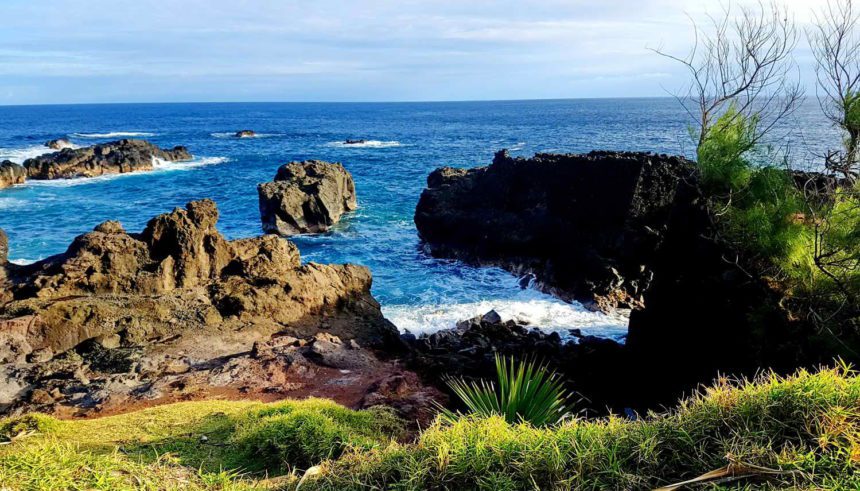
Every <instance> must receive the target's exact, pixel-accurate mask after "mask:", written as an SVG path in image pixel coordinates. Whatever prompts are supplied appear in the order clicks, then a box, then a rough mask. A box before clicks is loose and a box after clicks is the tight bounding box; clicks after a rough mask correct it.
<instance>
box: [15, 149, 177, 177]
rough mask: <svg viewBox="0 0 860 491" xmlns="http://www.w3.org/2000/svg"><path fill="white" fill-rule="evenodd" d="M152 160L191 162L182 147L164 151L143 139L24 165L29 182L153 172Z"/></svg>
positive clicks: (55, 155) (52, 155) (66, 152)
mask: <svg viewBox="0 0 860 491" xmlns="http://www.w3.org/2000/svg"><path fill="white" fill-rule="evenodd" d="M155 159H162V160H168V161H183V160H191V154H190V153H188V150H187V149H186V148H185V147H174V148H173V149H171V150H163V149H161V148H158V147H157V146H155V145H153V144H152V143H149V142H147V141H144V140H119V141H115V142H110V143H103V144H99V145H94V146H91V147H85V148H75V149H72V148H65V149H63V150H61V151H59V152H55V153H50V154H47V155H41V156H39V157H35V158H32V159H28V160H27V161H25V162H24V168H25V169H26V170H27V177H28V178H29V179H69V178H74V177H95V176H101V175H105V174H123V173H126V172H137V171H147V170H152V169H153V165H154V160H155Z"/></svg>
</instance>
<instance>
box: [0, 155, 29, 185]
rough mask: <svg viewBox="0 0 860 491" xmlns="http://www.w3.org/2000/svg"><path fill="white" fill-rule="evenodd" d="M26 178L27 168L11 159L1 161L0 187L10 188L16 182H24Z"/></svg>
mask: <svg viewBox="0 0 860 491" xmlns="http://www.w3.org/2000/svg"><path fill="white" fill-rule="evenodd" d="M26 178H27V170H26V169H25V168H24V167H22V166H20V165H18V164H16V163H15V162H12V161H11V160H4V161H3V162H0V189H3V188H8V187H9V186H14V185H15V184H24V180H25V179H26Z"/></svg>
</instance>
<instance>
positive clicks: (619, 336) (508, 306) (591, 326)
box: [382, 290, 627, 341]
mask: <svg viewBox="0 0 860 491" xmlns="http://www.w3.org/2000/svg"><path fill="white" fill-rule="evenodd" d="M490 310H495V311H496V312H498V314H499V315H500V316H501V317H502V319H503V320H515V321H517V322H520V323H522V324H525V325H527V326H529V327H533V328H536V329H540V330H541V331H543V332H547V333H550V332H557V333H558V334H559V335H560V336H561V337H562V339H568V340H572V339H574V337H573V336H572V335H571V333H570V330H571V329H579V330H580V331H581V332H582V334H584V335H594V336H600V337H604V338H611V339H615V340H617V341H623V340H624V338H625V336H626V335H627V319H626V318H624V317H621V316H610V315H606V314H603V313H601V312H592V311H589V310H587V309H585V308H584V307H583V306H582V305H580V304H578V303H571V304H568V303H565V302H563V301H561V300H557V299H555V298H552V297H550V296H548V295H543V294H541V293H539V292H535V291H533V290H524V291H523V293H522V294H520V295H517V296H515V298H514V299H504V300H481V301H475V302H463V303H452V304H435V305H387V306H386V305H383V307H382V313H383V314H384V315H385V317H386V318H387V319H388V320H390V321H391V322H392V323H394V325H395V326H397V327H398V329H400V330H401V331H403V332H405V331H409V332H411V333H413V334H416V335H419V334H424V333H428V334H429V333H433V332H436V331H439V330H441V329H449V328H452V327H455V326H456V325H457V322H459V321H462V320H466V319H471V318H473V317H476V316H479V315H483V314H486V313H487V312H489V311H490Z"/></svg>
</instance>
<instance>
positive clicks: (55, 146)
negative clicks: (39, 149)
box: [45, 138, 75, 150]
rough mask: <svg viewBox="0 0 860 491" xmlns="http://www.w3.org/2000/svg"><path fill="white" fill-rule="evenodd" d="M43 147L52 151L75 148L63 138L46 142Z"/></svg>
mask: <svg viewBox="0 0 860 491" xmlns="http://www.w3.org/2000/svg"><path fill="white" fill-rule="evenodd" d="M45 146H46V147H48V148H50V149H52V150H62V149H64V148H75V146H74V145H72V142H70V141H69V140H66V139H65V138H57V139H56V140H48V141H46V142H45Z"/></svg>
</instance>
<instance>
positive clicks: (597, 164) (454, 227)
mask: <svg viewBox="0 0 860 491" xmlns="http://www.w3.org/2000/svg"><path fill="white" fill-rule="evenodd" d="M691 175H692V165H691V163H690V162H689V161H687V160H685V159H683V158H678V157H668V156H665V155H654V154H645V153H613V152H592V153H589V154H586V155H551V154H538V155H535V156H534V157H533V158H531V159H523V158H516V159H515V158H511V157H510V156H508V155H507V153H506V152H504V151H502V152H499V153H498V154H496V157H495V159H494V160H493V163H492V165H490V166H489V167H481V168H476V169H453V168H447V167H446V168H441V169H438V170H436V171H434V172H433V173H431V174H430V176H429V177H428V179H427V189H426V190H425V191H424V192H423V193H422V194H421V199H420V201H419V202H418V206H417V208H416V211H415V224H416V226H417V227H418V232H419V234H420V236H421V238H422V239H423V240H424V241H425V244H426V246H427V248H428V249H429V251H430V252H431V253H432V254H433V255H436V256H443V257H456V258H459V259H463V260H466V261H470V262H475V263H479V264H490V265H500V266H502V267H505V268H507V269H509V270H511V271H513V272H515V273H517V274H520V275H527V274H530V275H534V276H535V277H536V278H537V280H538V282H539V283H540V284H541V286H543V287H544V288H545V289H547V290H549V291H552V292H554V293H556V294H558V295H559V296H561V297H564V298H571V297H573V298H576V299H579V300H584V301H586V302H590V301H594V302H596V303H597V304H598V305H599V306H601V307H604V308H611V307H613V306H616V305H619V304H620V305H622V306H633V307H635V306H638V305H640V304H641V301H642V294H643V293H644V292H645V290H646V289H647V288H648V285H649V284H650V282H651V279H652V276H653V272H652V271H651V269H650V267H649V266H650V263H651V261H652V259H653V257H654V252H655V250H656V249H657V248H658V247H659V245H660V243H661V241H662V239H663V233H664V231H665V226H666V220H667V217H668V212H669V209H670V207H671V205H672V202H673V200H674V196H675V191H676V189H677V187H678V184H679V183H680V182H682V181H683V180H684V179H688V178H689V176H691Z"/></svg>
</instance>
